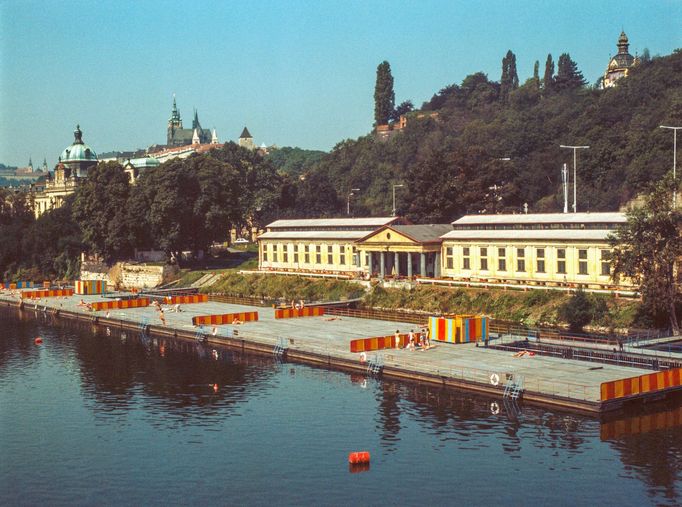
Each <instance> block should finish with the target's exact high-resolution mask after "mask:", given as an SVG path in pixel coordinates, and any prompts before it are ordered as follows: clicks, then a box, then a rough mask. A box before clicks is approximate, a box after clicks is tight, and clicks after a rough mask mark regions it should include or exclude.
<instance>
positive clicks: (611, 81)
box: [602, 31, 639, 88]
mask: <svg viewBox="0 0 682 507" xmlns="http://www.w3.org/2000/svg"><path fill="white" fill-rule="evenodd" d="M629 47H630V42H629V41H628V36H627V35H625V32H624V31H622V32H620V37H618V53H617V54H616V56H614V57H613V58H611V60H610V61H609V65H608V67H606V72H604V78H603V80H602V88H611V87H612V86H615V85H616V81H618V80H619V79H620V78H623V77H627V75H628V71H629V70H630V68H631V67H633V66H635V65H637V63H638V62H639V60H638V59H637V58H635V57H634V56H632V55H631V54H630V53H629V52H628V48H629Z"/></svg>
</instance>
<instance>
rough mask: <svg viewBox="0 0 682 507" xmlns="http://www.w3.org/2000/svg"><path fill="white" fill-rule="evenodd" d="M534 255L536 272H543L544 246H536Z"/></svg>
mask: <svg viewBox="0 0 682 507" xmlns="http://www.w3.org/2000/svg"><path fill="white" fill-rule="evenodd" d="M535 255H536V256H537V260H538V262H537V264H538V266H537V272H538V273H544V272H545V249H544V248H538V249H536V250H535Z"/></svg>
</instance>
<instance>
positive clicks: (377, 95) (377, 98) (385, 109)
mask: <svg viewBox="0 0 682 507" xmlns="http://www.w3.org/2000/svg"><path fill="white" fill-rule="evenodd" d="M394 109H395V93H394V92H393V76H392V75H391V65H390V64H389V63H388V62H387V61H383V62H381V63H380V64H379V66H378V67H377V82H376V86H375V87H374V122H375V124H376V125H386V124H387V123H388V120H389V119H390V118H391V115H392V114H393V110H394Z"/></svg>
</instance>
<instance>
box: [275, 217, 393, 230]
mask: <svg viewBox="0 0 682 507" xmlns="http://www.w3.org/2000/svg"><path fill="white" fill-rule="evenodd" d="M397 220H400V218H399V217H364V218H303V219H291V220H276V221H274V222H272V223H271V224H268V225H267V226H266V229H289V228H294V229H299V228H307V229H311V228H319V229H325V228H329V227H339V228H346V227H350V228H365V229H367V228H370V229H371V228H378V227H383V226H384V225H388V224H390V223H393V222H395V221H397ZM369 232H371V231H368V233H369Z"/></svg>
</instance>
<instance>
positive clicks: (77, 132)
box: [73, 125, 83, 144]
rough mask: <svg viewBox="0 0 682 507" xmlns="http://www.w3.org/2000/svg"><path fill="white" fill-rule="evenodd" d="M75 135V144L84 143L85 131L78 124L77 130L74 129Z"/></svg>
mask: <svg viewBox="0 0 682 507" xmlns="http://www.w3.org/2000/svg"><path fill="white" fill-rule="evenodd" d="M73 137H74V141H73V144H83V132H82V131H81V126H80V125H76V130H74V131H73Z"/></svg>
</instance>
